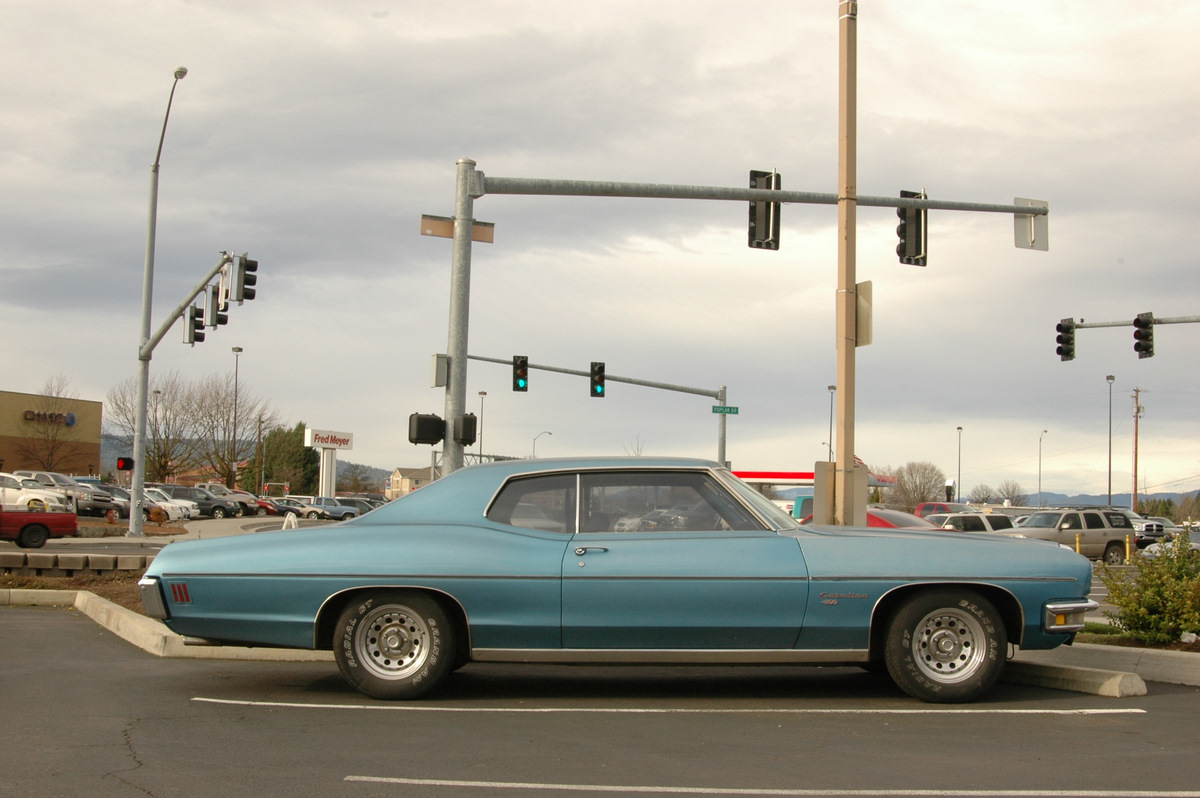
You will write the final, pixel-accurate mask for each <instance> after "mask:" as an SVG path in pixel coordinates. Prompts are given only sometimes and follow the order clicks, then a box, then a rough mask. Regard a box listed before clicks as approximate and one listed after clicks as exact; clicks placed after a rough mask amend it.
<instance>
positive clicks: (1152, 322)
mask: <svg viewBox="0 0 1200 798" xmlns="http://www.w3.org/2000/svg"><path fill="white" fill-rule="evenodd" d="M1196 323H1200V316H1174V317H1170V318H1167V317H1156V316H1155V315H1154V314H1153V313H1139V314H1138V315H1137V316H1136V317H1135V318H1134V319H1133V320H1132V321H1088V322H1085V321H1083V320H1082V319H1080V320H1079V321H1075V320H1074V319H1063V320H1062V321H1061V322H1059V323H1058V325H1057V327H1056V329H1057V331H1058V333H1059V334H1058V337H1057V340H1058V344H1059V346H1058V355H1059V357H1060V358H1062V359H1063V360H1074V359H1075V333H1076V332H1077V331H1078V330H1082V329H1084V328H1088V327H1133V328H1134V342H1135V343H1134V351H1135V352H1137V353H1138V357H1139V358H1146V357H1153V356H1154V328H1155V327H1157V326H1158V325H1160V324H1196ZM1064 337H1065V338H1066V339H1067V341H1066V342H1064ZM1064 344H1065V347H1066V348H1065V350H1064Z"/></svg>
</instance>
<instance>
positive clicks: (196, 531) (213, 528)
mask: <svg viewBox="0 0 1200 798" xmlns="http://www.w3.org/2000/svg"><path fill="white" fill-rule="evenodd" d="M328 523H330V522H328V521H300V522H299V524H300V525H301V526H311V525H319V524H328ZM280 527H281V521H280V520H279V519H277V518H276V519H270V518H226V519H220V520H215V519H205V520H199V521H192V522H189V523H188V524H187V525H186V528H185V532H183V533H182V534H179V535H173V536H169V537H160V536H151V537H130V536H124V537H104V538H62V539H58V540H56V541H53V543H54V544H55V545H56V546H59V545H61V546H64V547H66V548H70V547H74V546H78V545H81V544H86V543H92V544H95V543H96V542H98V541H103V543H104V544H105V545H111V546H115V547H125V546H128V547H130V548H131V549H132V548H146V547H149V548H158V547H161V546H166V545H170V544H171V543H172V542H174V541H180V540H205V539H209V538H215V537H228V536H232V535H246V534H255V533H258V532H267V531H274V530H278V529H280ZM4 604H12V605H73V606H74V607H75V608H76V609H77V610H79V611H80V612H82V613H84V614H85V615H87V616H88V617H90V618H92V619H93V620H94V621H95V622H96V623H98V624H100V625H101V626H104V627H105V628H107V629H108V630H109V631H111V632H113V633H114V634H116V635H118V636H119V637H121V638H123V639H125V640H126V641H128V642H130V643H132V644H133V645H135V646H137V647H138V648H141V649H142V650H144V651H147V652H149V653H151V654H154V655H156V656H160V657H189V658H207V659H234V660H237V659H242V660H245V659H251V660H277V661H332V654H331V653H330V652H328V651H308V650H293V649H256V648H241V647H233V646H189V645H186V644H185V640H184V638H183V637H181V636H180V635H177V634H175V633H174V632H172V631H171V630H169V629H168V628H167V627H166V626H165V625H163V624H162V623H160V622H159V621H156V620H154V619H152V618H147V617H146V616H144V615H140V614H138V613H136V612H133V611H131V610H127V609H125V608H124V607H120V606H118V605H116V604H113V603H112V602H109V601H106V600H105V599H102V598H100V597H98V596H96V595H95V594H93V593H90V592H87V591H58V590H18V589H11V590H10V589H5V590H0V605H4ZM1098 620H1103V619H1102V618H1100V619H1098ZM1004 679H1005V680H1006V681H1010V682H1017V683H1021V684H1030V685H1036V686H1040V687H1051V688H1057V689H1062V690H1071V691H1075V692H1082V693H1090V694H1093V695H1100V696H1108V697H1113V698H1120V697H1125V696H1137V695H1145V694H1146V684H1145V683H1146V682H1147V681H1151V682H1168V683H1173V684H1183V685H1192V686H1200V654H1193V653H1186V652H1177V651H1158V650H1152V649H1141V648H1124V647H1119V646H1106V645H1091V644H1083V643H1079V644H1075V645H1072V646H1060V647H1058V648H1056V649H1053V650H1051V651H1018V652H1017V654H1016V656H1015V657H1014V658H1013V659H1012V660H1011V661H1010V662H1009V664H1008V666H1007V667H1006V668H1005V672H1004Z"/></svg>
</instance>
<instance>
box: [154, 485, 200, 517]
mask: <svg viewBox="0 0 1200 798" xmlns="http://www.w3.org/2000/svg"><path fill="white" fill-rule="evenodd" d="M144 490H145V492H146V497H147V498H148V499H150V501H152V502H154V503H155V504H157V505H158V506H159V507H161V508H163V510H165V511H166V513H167V516H168V517H169V518H172V520H174V519H173V515H174V514H175V513H178V514H179V517H180V518H181V519H183V520H185V521H188V520H191V519H193V518H199V517H200V505H198V504H196V502H194V501H192V500H191V499H176V498H174V497H172V496H168V495H167V494H166V493H164V492H163V491H162V490H161V489H160V488H153V487H148V488H144ZM172 508H174V509H172Z"/></svg>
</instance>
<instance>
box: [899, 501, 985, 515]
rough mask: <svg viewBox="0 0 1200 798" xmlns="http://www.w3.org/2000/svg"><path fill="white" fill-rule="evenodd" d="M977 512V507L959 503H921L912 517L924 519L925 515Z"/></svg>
mask: <svg viewBox="0 0 1200 798" xmlns="http://www.w3.org/2000/svg"><path fill="white" fill-rule="evenodd" d="M976 512H979V509H978V508H977V507H973V506H971V505H969V504H962V503H960V502H921V503H920V504H918V505H917V508H916V509H915V510H913V515H915V516H918V517H920V518H924V517H925V516H927V515H933V514H934V513H945V514H946V515H949V514H950V513H976Z"/></svg>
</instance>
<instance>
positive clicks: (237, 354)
mask: <svg viewBox="0 0 1200 798" xmlns="http://www.w3.org/2000/svg"><path fill="white" fill-rule="evenodd" d="M241 359H242V348H241V347H240V346H235V347H234V348H233V435H231V436H230V443H229V445H230V448H231V449H232V456H231V457H230V458H229V463H230V465H231V466H232V470H233V484H232V485H230V486H229V487H231V488H236V487H237V459H238V444H237V439H238V426H237V421H238V419H237V417H238V363H239V362H240V361H241Z"/></svg>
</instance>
